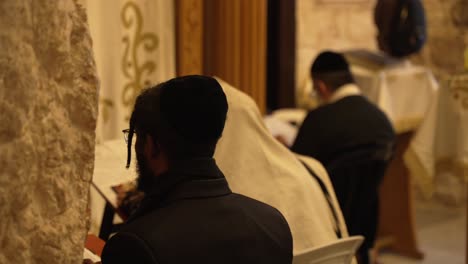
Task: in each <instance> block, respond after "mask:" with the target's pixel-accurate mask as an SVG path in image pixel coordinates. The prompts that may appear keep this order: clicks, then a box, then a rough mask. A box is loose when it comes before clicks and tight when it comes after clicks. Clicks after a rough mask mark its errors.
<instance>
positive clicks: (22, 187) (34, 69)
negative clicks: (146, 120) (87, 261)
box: [0, 0, 97, 263]
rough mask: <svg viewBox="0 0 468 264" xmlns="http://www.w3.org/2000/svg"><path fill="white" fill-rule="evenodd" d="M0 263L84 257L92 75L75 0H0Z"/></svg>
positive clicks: (93, 91)
mask: <svg viewBox="0 0 468 264" xmlns="http://www.w3.org/2000/svg"><path fill="white" fill-rule="evenodd" d="M0 47H1V49H0V215H1V216H2V219H1V220H0V263H81V257H82V250H83V243H84V239H85V235H86V230H87V227H88V225H89V223H88V219H89V216H88V213H87V211H88V191H89V183H90V181H91V176H92V171H93V160H94V137H95V135H94V129H95V125H96V113H97V78H96V70H95V65H94V60H93V56H92V52H91V39H90V37H89V34H88V29H87V25H86V16H85V12H84V10H83V9H81V8H80V7H79V6H78V5H77V4H76V2H74V1H73V0H60V1H53V0H44V1H30V0H1V1H0Z"/></svg>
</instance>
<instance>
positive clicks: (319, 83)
mask: <svg viewBox="0 0 468 264" xmlns="http://www.w3.org/2000/svg"><path fill="white" fill-rule="evenodd" d="M316 89H317V90H318V91H319V93H320V94H321V95H322V97H324V98H327V97H328V96H329V94H330V91H329V90H328V88H327V85H325V83H324V82H323V81H322V80H317V87H316Z"/></svg>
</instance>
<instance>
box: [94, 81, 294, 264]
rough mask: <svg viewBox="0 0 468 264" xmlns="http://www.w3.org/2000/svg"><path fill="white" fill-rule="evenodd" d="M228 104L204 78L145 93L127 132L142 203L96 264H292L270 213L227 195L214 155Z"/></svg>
mask: <svg viewBox="0 0 468 264" xmlns="http://www.w3.org/2000/svg"><path fill="white" fill-rule="evenodd" d="M227 109H228V104H227V100H226V96H225V94H224V92H223V89H222V88H221V86H220V85H219V83H218V82H217V81H216V80H215V79H213V78H210V77H205V76H185V77H179V78H175V79H172V80H169V81H167V82H164V83H161V84H159V85H157V86H156V87H152V88H149V89H147V90H144V91H143V92H142V93H141V94H140V95H139V96H138V98H137V99H136V103H135V107H134V110H133V113H132V115H131V119H130V129H129V130H128V132H129V135H128V155H129V158H128V161H127V166H128V165H129V163H130V160H131V159H130V153H131V146H132V137H133V135H134V133H135V134H136V137H137V139H136V143H135V152H136V157H137V168H138V188H139V189H140V190H142V191H143V192H144V193H145V197H144V199H143V201H142V203H141V205H140V207H139V208H138V209H137V210H136V212H135V213H134V214H133V215H131V216H130V218H129V219H128V221H127V223H126V224H125V225H124V227H123V228H122V229H121V231H120V232H118V233H117V234H116V235H114V236H113V237H112V238H111V239H110V240H109V241H108V242H107V243H106V245H105V248H104V250H103V253H102V263H104V264H107V263H252V264H253V263H291V261H292V237H291V231H290V229H289V226H288V224H287V222H286V220H285V218H284V217H283V215H282V214H281V213H280V212H279V211H278V210H276V209H275V208H273V207H271V206H269V205H267V204H264V203H262V202H259V201H257V200H254V199H251V198H248V197H246V196H243V195H239V194H235V193H232V192H231V190H230V188H229V186H228V183H227V181H226V179H225V177H224V175H223V173H222V172H221V170H220V169H219V168H218V166H217V165H216V162H215V160H214V159H213V155H214V152H215V148H216V144H217V141H218V139H219V138H220V137H221V134H222V132H223V129H224V125H225V120H226V113H227Z"/></svg>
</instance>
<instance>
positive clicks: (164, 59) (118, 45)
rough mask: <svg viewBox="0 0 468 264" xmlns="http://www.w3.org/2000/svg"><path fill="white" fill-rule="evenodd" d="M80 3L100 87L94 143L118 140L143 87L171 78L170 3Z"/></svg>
mask: <svg viewBox="0 0 468 264" xmlns="http://www.w3.org/2000/svg"><path fill="white" fill-rule="evenodd" d="M83 2H84V4H85V6H86V9H87V14H88V20H89V27H90V30H91V35H92V38H93V50H94V54H95V58H96V64H97V68H98V75H99V79H100V82H101V91H100V99H99V103H100V104H99V118H98V126H97V138H98V142H99V141H103V140H108V139H115V138H117V137H121V134H122V133H121V130H122V129H125V128H127V126H128V119H129V115H130V113H131V110H132V107H133V104H134V101H135V97H136V96H137V95H138V93H139V92H140V90H141V89H142V88H143V87H146V86H149V85H153V84H156V83H158V82H161V81H164V80H167V79H169V78H172V77H174V76H175V47H174V46H175V26H174V2H173V1H167V0H99V1H96V0H83Z"/></svg>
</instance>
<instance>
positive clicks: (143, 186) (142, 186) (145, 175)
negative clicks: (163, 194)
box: [136, 153, 156, 194]
mask: <svg viewBox="0 0 468 264" xmlns="http://www.w3.org/2000/svg"><path fill="white" fill-rule="evenodd" d="M136 158H137V166H136V170H137V175H138V178H137V189H138V190H139V191H142V192H144V193H145V194H147V193H148V192H150V191H151V189H152V188H153V186H154V185H155V180H156V177H155V176H154V174H153V172H151V170H150V168H149V167H148V165H147V163H146V160H145V157H144V156H143V154H139V153H136Z"/></svg>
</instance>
